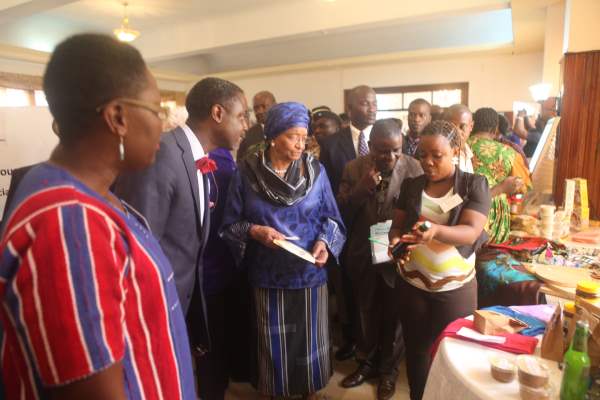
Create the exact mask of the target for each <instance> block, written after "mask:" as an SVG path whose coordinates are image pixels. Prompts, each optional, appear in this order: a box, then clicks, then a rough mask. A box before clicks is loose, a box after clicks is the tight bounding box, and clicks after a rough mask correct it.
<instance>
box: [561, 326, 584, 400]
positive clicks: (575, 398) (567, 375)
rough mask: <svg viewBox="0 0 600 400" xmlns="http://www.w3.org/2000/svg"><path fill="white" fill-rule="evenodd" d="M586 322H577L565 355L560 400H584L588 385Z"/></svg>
mask: <svg viewBox="0 0 600 400" xmlns="http://www.w3.org/2000/svg"><path fill="white" fill-rule="evenodd" d="M589 330H590V328H589V325H588V323H587V321H577V326H576V328H575V335H574V336H573V341H572V342H571V346H570V347H569V350H568V351H567V352H566V353H565V358H564V366H563V378H562V383H561V385H560V400H584V399H585V394H586V392H587V390H588V387H589V383H590V356H589V355H588V353H587V343H588V335H589Z"/></svg>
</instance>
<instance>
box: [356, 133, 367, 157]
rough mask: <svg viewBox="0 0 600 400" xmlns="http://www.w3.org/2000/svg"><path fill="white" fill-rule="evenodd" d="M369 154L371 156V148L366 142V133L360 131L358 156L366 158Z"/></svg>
mask: <svg viewBox="0 0 600 400" xmlns="http://www.w3.org/2000/svg"><path fill="white" fill-rule="evenodd" d="M367 154H369V146H367V141H366V140H365V132H364V131H360V135H358V156H359V157H361V156H366V155H367Z"/></svg>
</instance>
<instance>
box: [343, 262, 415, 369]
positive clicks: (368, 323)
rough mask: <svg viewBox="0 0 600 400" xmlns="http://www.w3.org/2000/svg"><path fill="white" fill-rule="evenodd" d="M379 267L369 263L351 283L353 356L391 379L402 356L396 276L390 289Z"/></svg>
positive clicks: (399, 294) (399, 293) (402, 342)
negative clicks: (355, 311)
mask: <svg viewBox="0 0 600 400" xmlns="http://www.w3.org/2000/svg"><path fill="white" fill-rule="evenodd" d="M382 267H383V266H382V265H377V266H373V265H369V267H368V268H366V269H364V270H363V274H362V278H363V279H361V280H360V282H358V281H356V282H355V287H354V295H355V301H356V304H357V305H358V314H357V315H358V318H359V323H358V324H357V325H358V328H359V333H358V334H357V345H358V351H357V359H358V361H359V362H360V363H363V364H366V365H368V366H370V367H372V368H373V369H375V370H376V371H377V372H379V374H380V375H381V376H382V377H387V378H390V379H392V380H395V379H396V377H397V376H398V366H399V364H400V361H401V360H402V357H403V356H404V340H403V336H402V324H401V322H400V308H399V306H398V302H399V298H400V296H401V292H400V288H399V286H398V281H399V280H400V279H396V285H395V287H393V288H392V287H391V286H389V285H388V284H387V283H386V282H385V281H384V279H383V277H382V275H381V273H380V271H379V270H380V269H381V268H382Z"/></svg>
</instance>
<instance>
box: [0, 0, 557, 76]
mask: <svg viewBox="0 0 600 400" xmlns="http://www.w3.org/2000/svg"><path fill="white" fill-rule="evenodd" d="M555 1H557V0H513V1H508V0H453V1H447V0H418V1H415V0H369V1H364V0H333V1H332V0H220V1H214V0H129V7H128V13H129V17H130V24H131V26H132V27H133V28H135V29H137V30H140V31H141V32H142V36H141V37H140V38H139V39H138V40H137V41H136V42H134V45H136V46H137V47H138V48H139V49H140V50H141V51H142V53H143V54H144V56H145V57H146V59H147V60H148V61H149V62H150V64H151V65H152V66H153V67H155V68H158V69H160V70H165V71H171V72H174V73H181V74H195V75H204V74H209V73H210V74H215V73H223V72H228V71H244V70H253V69H260V68H263V69H264V68H268V67H276V66H282V67H285V66H292V65H302V64H303V63H314V62H325V61H327V60H332V61H334V60H337V59H351V58H353V57H365V56H372V55H378V54H379V55H380V54H392V53H393V54H396V53H398V54H402V53H407V52H415V51H420V52H422V53H423V54H427V52H437V51H439V50H440V49H453V51H455V52H456V51H457V49H458V50H460V49H461V48H464V49H465V51H466V50H468V51H472V49H474V48H478V49H494V48H511V49H512V50H513V51H515V52H519V51H536V50H541V49H543V41H544V27H545V25H544V21H545V7H546V6H547V5H548V4H550V3H552V2H555ZM122 13H123V7H122V3H121V1H119V0H1V1H0V47H1V46H2V45H9V46H14V47H18V48H22V49H27V50H38V51H44V52H49V51H51V50H52V48H53V47H54V46H55V45H56V43H58V42H60V41H61V40H63V39H64V38H65V37H67V36H69V35H71V34H74V33H78V32H86V31H96V32H105V33H110V32H112V29H114V28H115V27H117V26H119V24H120V19H121V17H122ZM11 54H12V53H11Z"/></svg>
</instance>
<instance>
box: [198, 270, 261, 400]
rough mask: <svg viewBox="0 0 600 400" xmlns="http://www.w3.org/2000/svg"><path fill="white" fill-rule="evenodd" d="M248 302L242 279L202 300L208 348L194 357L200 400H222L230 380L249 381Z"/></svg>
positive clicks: (244, 280) (248, 298)
mask: <svg viewBox="0 0 600 400" xmlns="http://www.w3.org/2000/svg"><path fill="white" fill-rule="evenodd" d="M250 299H251V298H250V289H249V285H248V283H247V280H246V277H245V276H244V277H240V278H239V279H237V280H236V281H235V282H233V283H232V284H231V285H229V286H228V287H227V288H226V289H225V290H223V291H221V292H219V293H216V294H211V295H206V296H205V301H206V312H207V314H208V329H209V334H210V344H211V347H210V350H209V351H208V352H207V353H206V354H204V355H202V356H197V357H196V379H197V381H198V394H199V396H200V398H201V399H202V400H223V399H224V398H225V391H226V390H227V386H228V385H229V380H230V379H232V380H234V381H249V380H250V365H251V356H250V352H251V349H252V347H251V346H252V343H251V338H250V336H251V335H250V331H251V326H252V325H251V322H250V310H251V305H250Z"/></svg>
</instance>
